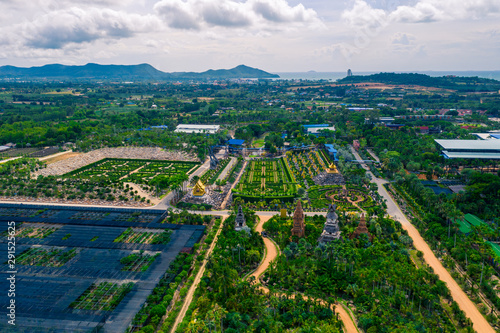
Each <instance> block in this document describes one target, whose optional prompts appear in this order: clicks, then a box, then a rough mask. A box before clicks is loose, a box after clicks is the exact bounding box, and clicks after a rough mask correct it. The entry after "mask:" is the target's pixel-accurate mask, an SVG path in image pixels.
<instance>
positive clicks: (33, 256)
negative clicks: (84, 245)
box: [16, 247, 78, 267]
mask: <svg viewBox="0 0 500 333" xmlns="http://www.w3.org/2000/svg"><path fill="white" fill-rule="evenodd" d="M77 254H78V251H77V250H76V249H71V250H68V251H65V250H64V249H57V248H52V249H44V248H40V247H33V248H31V249H28V250H26V251H24V252H23V253H21V254H20V255H19V256H18V257H17V258H16V263H17V264H19V265H31V266H45V267H61V266H62V265H64V264H66V263H67V262H68V261H70V260H71V259H73V258H74V257H75V256H76V255H77Z"/></svg>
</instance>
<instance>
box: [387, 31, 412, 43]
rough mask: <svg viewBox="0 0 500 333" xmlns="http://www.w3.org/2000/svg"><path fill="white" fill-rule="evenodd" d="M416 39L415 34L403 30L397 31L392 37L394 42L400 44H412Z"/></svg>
mask: <svg viewBox="0 0 500 333" xmlns="http://www.w3.org/2000/svg"><path fill="white" fill-rule="evenodd" d="M415 39H416V38H415V36H413V35H411V34H405V33H401V32H397V33H395V34H394V35H392V37H391V41H392V44H400V45H410V44H411V43H412V42H413V41H415Z"/></svg>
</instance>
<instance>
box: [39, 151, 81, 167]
mask: <svg viewBox="0 0 500 333" xmlns="http://www.w3.org/2000/svg"><path fill="white" fill-rule="evenodd" d="M80 154H81V153H77V152H67V153H66V154H61V155H57V156H54V157H50V158H48V159H46V160H44V161H45V163H47V164H52V163H56V162H59V161H64V160H67V159H69V158H73V157H75V156H78V155H80Z"/></svg>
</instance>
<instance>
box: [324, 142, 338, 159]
mask: <svg viewBox="0 0 500 333" xmlns="http://www.w3.org/2000/svg"><path fill="white" fill-rule="evenodd" d="M325 149H326V151H327V152H328V155H330V156H331V157H333V160H334V161H338V159H337V153H338V151H337V149H335V148H333V145H332V144H325Z"/></svg>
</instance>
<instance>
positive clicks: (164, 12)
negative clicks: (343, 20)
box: [154, 0, 320, 30]
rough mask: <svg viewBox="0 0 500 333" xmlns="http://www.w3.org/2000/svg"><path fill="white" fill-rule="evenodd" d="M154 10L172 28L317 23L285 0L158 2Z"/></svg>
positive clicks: (308, 12)
mask: <svg viewBox="0 0 500 333" xmlns="http://www.w3.org/2000/svg"><path fill="white" fill-rule="evenodd" d="M154 9H155V11H156V12H157V13H158V15H159V16H161V17H162V18H163V19H164V20H165V22H166V23H167V25H168V26H169V27H171V28H175V29H186V30H201V29H202V28H204V27H226V28H234V27H236V28H243V27H253V28H263V27H265V28H270V27H274V28H276V26H277V25H283V26H285V23H286V24H287V25H288V26H290V25H292V26H293V25H294V24H311V25H313V24H316V25H317V24H318V23H319V22H320V20H319V19H318V16H317V13H316V12H315V11H314V10H312V9H306V8H305V7H304V6H303V5H302V4H298V5H296V6H293V7H292V6H290V5H289V4H288V2H287V1H286V0H269V1H264V0H246V1H244V2H239V1H234V0H161V1H160V2H158V3H156V4H155V6H154Z"/></svg>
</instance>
